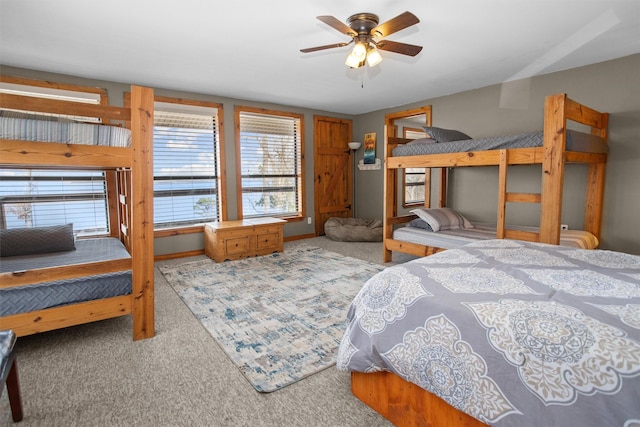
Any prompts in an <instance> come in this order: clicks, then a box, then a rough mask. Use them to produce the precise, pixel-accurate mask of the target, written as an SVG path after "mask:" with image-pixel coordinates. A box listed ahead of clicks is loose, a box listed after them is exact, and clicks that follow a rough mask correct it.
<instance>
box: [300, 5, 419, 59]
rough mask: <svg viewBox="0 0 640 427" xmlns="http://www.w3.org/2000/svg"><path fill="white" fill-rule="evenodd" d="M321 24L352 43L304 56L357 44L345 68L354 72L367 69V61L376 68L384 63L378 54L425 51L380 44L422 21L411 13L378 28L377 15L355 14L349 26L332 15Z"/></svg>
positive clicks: (348, 21) (312, 48)
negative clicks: (349, 38)
mask: <svg viewBox="0 0 640 427" xmlns="http://www.w3.org/2000/svg"><path fill="white" fill-rule="evenodd" d="M317 18H318V19H319V20H320V21H322V22H324V23H325V24H327V25H329V26H330V27H333V28H335V29H336V30H338V31H340V32H341V33H343V34H345V35H347V36H349V37H351V41H350V42H343V43H334V44H328V45H324V46H316V47H310V48H306V49H300V51H301V52H303V53H309V52H316V51H318V50H324V49H332V48H335V47H343V46H347V45H350V44H351V43H355V46H354V47H353V50H352V51H351V53H350V54H349V56H348V57H347V60H346V61H345V64H346V65H347V66H349V67H351V68H359V67H362V66H364V64H365V61H366V62H367V64H369V66H370V67H373V66H375V65H377V64H379V63H380V61H382V56H381V55H380V52H378V50H386V51H389V52H395V53H399V54H402V55H409V56H416V55H417V54H418V53H420V51H421V50H422V46H416V45H413V44H407V43H399V42H393V41H390V40H381V39H382V38H384V37H387V36H388V35H390V34H393V33H395V32H397V31H400V30H403V29H405V28H407V27H410V26H412V25H415V24H417V23H418V22H420V20H419V19H418V18H417V17H416V16H415V15H414V14H413V13H411V12H404V13H401V14H400V15H398V16H396V17H395V18H393V19H390V20H388V21H387V22H384V23H382V24H380V25H378V22H379V19H378V15H374V14H373V13H356V14H355V15H351V16H350V17H349V19H347V23H348V24H349V25H346V24H344V23H342V21H339V20H338V19H337V18H334V17H333V16H329V15H322V16H318V17H317Z"/></svg>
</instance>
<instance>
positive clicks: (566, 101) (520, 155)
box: [383, 94, 609, 262]
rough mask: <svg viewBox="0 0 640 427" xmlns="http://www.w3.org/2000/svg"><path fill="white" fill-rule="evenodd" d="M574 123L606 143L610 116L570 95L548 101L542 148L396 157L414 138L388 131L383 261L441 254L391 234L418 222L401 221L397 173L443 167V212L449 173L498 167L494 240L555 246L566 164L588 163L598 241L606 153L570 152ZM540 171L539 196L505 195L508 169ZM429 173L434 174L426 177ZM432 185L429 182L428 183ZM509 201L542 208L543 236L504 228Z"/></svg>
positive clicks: (589, 214) (590, 212) (590, 220)
mask: <svg viewBox="0 0 640 427" xmlns="http://www.w3.org/2000/svg"><path fill="white" fill-rule="evenodd" d="M569 120H571V121H574V122H577V123H580V124H583V125H587V126H589V127H590V128H591V133H592V134H593V135H597V136H599V137H601V138H602V139H603V140H604V141H605V142H606V141H607V126H608V121H609V115H608V114H607V113H600V112H598V111H596V110H593V109H591V108H589V107H587V106H584V105H581V104H579V103H578V102H576V101H573V100H572V99H570V98H568V97H567V95H566V94H557V95H551V96H547V97H546V100H545V106H544V143H543V146H542V147H535V148H514V149H502V150H490V151H472V152H463V153H447V154H429V155H419V156H398V157H393V156H392V151H393V149H394V148H395V147H396V146H398V145H399V144H405V143H407V142H409V141H411V140H410V139H402V138H396V137H395V133H396V129H395V128H394V127H393V126H390V125H389V122H388V120H387V125H386V126H385V162H384V164H385V175H384V221H383V223H384V224H383V227H384V230H383V236H384V248H383V251H384V253H383V259H384V262H389V261H391V255H392V251H399V252H405V253H408V254H412V255H416V256H427V255H431V254H433V253H435V252H439V251H440V250H442V249H441V248H435V247H430V246H423V245H419V244H415V243H409V242H403V241H400V240H394V239H393V229H394V227H395V226H397V225H399V224H403V223H406V222H409V221H411V220H412V219H415V218H417V217H416V216H415V215H403V216H398V213H397V210H398V206H397V200H398V197H397V194H396V192H397V191H398V184H397V183H398V170H400V169H405V168H427V169H428V168H442V169H441V171H442V173H441V183H440V207H444V206H445V204H446V170H447V168H452V167H463V166H498V171H499V172H498V211H497V212H498V214H497V231H496V238H499V239H503V238H510V239H519V240H528V241H533V242H542V243H551V244H555V245H557V244H558V243H559V241H560V222H561V214H562V190H563V185H564V168H565V164H567V163H586V164H588V177H587V183H586V187H587V189H586V203H585V205H586V206H585V216H584V230H586V231H588V232H590V233H592V234H593V235H595V236H596V237H597V238H598V239H599V238H600V226H601V217H602V199H603V195H604V177H605V166H606V162H607V155H606V154H594V153H583V152H574V151H567V150H566V149H565V147H566V138H567V133H566V132H567V121H569ZM534 164H538V165H541V167H542V186H541V192H540V193H535V194H534V193H514V192H507V168H508V166H509V165H534ZM427 173H430V172H427ZM427 182H428V181H427ZM427 187H430V186H428V185H425V205H426V207H428V206H429V200H430V197H431V196H430V190H431V189H430V188H427ZM508 202H524V203H540V225H539V232H538V233H532V232H524V231H517V230H510V229H507V228H506V227H505V212H506V204H507V203H508Z"/></svg>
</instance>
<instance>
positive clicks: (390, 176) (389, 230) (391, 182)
mask: <svg viewBox="0 0 640 427" xmlns="http://www.w3.org/2000/svg"><path fill="white" fill-rule="evenodd" d="M389 132H392V133H395V132H394V130H393V129H392V128H391V127H390V126H387V125H385V126H384V163H385V165H386V164H387V160H388V159H389V157H391V150H392V147H391V146H390V145H389V136H393V135H392V134H391V135H390V134H389ZM397 176H398V169H391V168H387V167H385V168H384V220H383V221H382V235H383V243H382V261H383V262H390V261H391V258H392V252H391V250H390V249H389V248H387V246H386V243H385V242H386V241H387V240H389V239H391V238H392V237H393V223H392V222H391V219H392V218H393V217H395V216H396V197H395V195H396V193H397V189H396V186H397Z"/></svg>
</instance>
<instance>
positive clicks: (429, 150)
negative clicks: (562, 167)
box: [392, 130, 608, 156]
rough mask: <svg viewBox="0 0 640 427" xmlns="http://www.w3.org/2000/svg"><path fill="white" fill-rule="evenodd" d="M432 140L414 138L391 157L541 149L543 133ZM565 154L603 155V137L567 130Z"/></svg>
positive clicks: (605, 146)
mask: <svg viewBox="0 0 640 427" xmlns="http://www.w3.org/2000/svg"><path fill="white" fill-rule="evenodd" d="M434 141H435V140H434V139H431V138H422V139H415V140H413V141H411V142H409V143H407V144H401V145H398V146H397V147H396V148H394V149H393V152H392V154H393V156H417V155H422V154H442V153H460V152H469V151H488V150H500V149H504V148H529V147H542V146H543V143H544V138H543V132H542V131H537V132H528V133H522V134H518V135H507V136H497V137H490V138H479V139H466V140H462V141H449V142H437V143H434ZM566 150H567V151H578V152H583V153H606V152H607V151H608V146H607V144H606V143H605V142H604V141H603V139H602V138H600V137H598V136H596V135H590V134H586V133H583V132H578V131H575V130H568V131H567V141H566Z"/></svg>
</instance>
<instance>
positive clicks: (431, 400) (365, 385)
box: [351, 371, 487, 427]
mask: <svg viewBox="0 0 640 427" xmlns="http://www.w3.org/2000/svg"><path fill="white" fill-rule="evenodd" d="M351 391H352V393H353V395H354V396H356V397H357V398H358V399H360V400H361V401H362V402H364V403H365V404H367V406H369V407H371V408H372V409H373V410H375V411H376V412H378V413H379V414H380V415H382V416H383V417H385V418H386V419H388V420H389V421H391V422H392V423H394V424H395V425H396V426H398V427H404V426H425V427H486V426H487V425H486V424H484V423H483V422H481V421H479V420H477V419H475V418H473V417H471V416H469V415H467V414H465V413H464V412H461V411H459V410H458V409H456V408H454V407H453V406H451V405H449V404H448V403H447V402H445V401H444V400H442V399H441V398H439V397H438V396H436V395H434V394H432V393H429V392H428V391H426V390H424V389H422V388H420V387H418V386H417V385H415V384H412V383H410V382H408V381H405V380H404V379H402V378H400V377H399V376H397V375H395V374H393V373H391V372H386V371H383V372H372V373H368V374H365V373H362V372H352V373H351Z"/></svg>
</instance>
